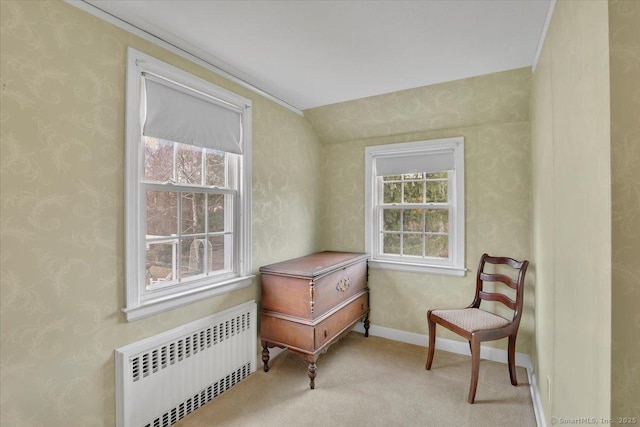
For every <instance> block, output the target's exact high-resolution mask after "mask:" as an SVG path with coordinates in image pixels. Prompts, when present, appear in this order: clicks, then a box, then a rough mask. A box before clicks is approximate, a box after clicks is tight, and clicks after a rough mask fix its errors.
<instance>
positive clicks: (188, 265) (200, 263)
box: [180, 237, 207, 279]
mask: <svg viewBox="0 0 640 427" xmlns="http://www.w3.org/2000/svg"><path fill="white" fill-rule="evenodd" d="M206 243H207V240H206V239H201V238H193V237H187V238H185V239H182V242H181V254H180V278H181V279H184V278H186V277H190V276H196V275H198V274H203V273H204V263H205V261H204V258H205V256H206V248H205V245H206Z"/></svg>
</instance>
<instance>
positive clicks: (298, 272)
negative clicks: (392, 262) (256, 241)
mask: <svg viewBox="0 0 640 427" xmlns="http://www.w3.org/2000/svg"><path fill="white" fill-rule="evenodd" d="M368 257H369V255H367V254H361V253H354V252H332V251H325V252H318V253H315V254H311V255H307V256H303V257H300V258H294V259H290V260H287V261H282V262H278V263H276V264H270V265H265V266H262V267H260V272H261V273H267V274H277V275H282V276H292V277H305V278H307V277H308V278H311V279H315V278H318V277H320V276H323V275H325V274H327V273H330V272H332V271H334V270H336V269H338V268H342V267H345V266H348V265H351V264H354V263H357V262H360V261H363V260H366V259H367V258H368Z"/></svg>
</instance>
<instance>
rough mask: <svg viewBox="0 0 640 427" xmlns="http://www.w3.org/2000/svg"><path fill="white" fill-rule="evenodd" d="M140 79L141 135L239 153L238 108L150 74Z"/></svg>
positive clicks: (240, 113)
mask: <svg viewBox="0 0 640 427" xmlns="http://www.w3.org/2000/svg"><path fill="white" fill-rule="evenodd" d="M143 81H144V89H145V93H146V99H145V101H146V102H145V104H146V117H145V119H144V123H143V128H142V133H143V135H145V136H150V137H154V138H160V139H166V140H169V141H174V142H181V143H184V144H190V145H197V146H199V147H206V148H211V149H213V150H219V151H224V152H227V153H236V154H242V113H243V110H242V108H240V107H237V106H233V105H231V104H228V103H226V102H224V101H219V100H216V99H215V98H213V97H210V96H208V95H205V94H203V93H200V92H196V91H193V90H190V89H188V88H185V87H182V86H179V85H176V84H173V83H171V82H169V81H167V80H164V79H161V78H158V77H156V76H153V75H151V74H146V73H145V75H144V77H143Z"/></svg>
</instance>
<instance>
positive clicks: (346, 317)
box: [315, 293, 369, 349]
mask: <svg viewBox="0 0 640 427" xmlns="http://www.w3.org/2000/svg"><path fill="white" fill-rule="evenodd" d="M368 310H369V294H367V293H365V294H363V295H361V296H360V297H358V298H357V299H355V300H354V301H352V302H350V303H349V304H348V305H347V306H346V307H344V308H342V309H340V310H339V311H338V312H336V313H334V314H332V315H331V316H329V317H328V318H327V319H325V320H323V321H321V322H320V323H319V324H318V325H317V326H316V327H315V348H316V349H318V348H320V347H322V346H323V345H324V344H325V343H326V342H328V341H330V340H331V339H332V338H334V337H336V336H338V335H340V333H342V332H343V331H344V330H345V329H347V328H349V326H351V325H353V323H354V322H356V321H357V320H359V319H361V318H362V316H364V315H365V314H366V313H367V311H368Z"/></svg>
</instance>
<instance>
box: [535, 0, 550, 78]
mask: <svg viewBox="0 0 640 427" xmlns="http://www.w3.org/2000/svg"><path fill="white" fill-rule="evenodd" d="M555 8H556V0H551V3H550V4H549V9H547V17H546V18H545V20H544V26H543V27H542V33H540V40H539V41H538V49H537V50H536V56H535V57H534V58H533V65H532V66H531V70H532V71H533V72H534V73H535V72H536V67H537V66H538V60H539V59H540V55H541V54H542V48H543V47H544V41H545V39H546V38H547V31H549V25H550V24H551V17H552V16H553V11H554V9H555Z"/></svg>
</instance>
